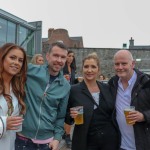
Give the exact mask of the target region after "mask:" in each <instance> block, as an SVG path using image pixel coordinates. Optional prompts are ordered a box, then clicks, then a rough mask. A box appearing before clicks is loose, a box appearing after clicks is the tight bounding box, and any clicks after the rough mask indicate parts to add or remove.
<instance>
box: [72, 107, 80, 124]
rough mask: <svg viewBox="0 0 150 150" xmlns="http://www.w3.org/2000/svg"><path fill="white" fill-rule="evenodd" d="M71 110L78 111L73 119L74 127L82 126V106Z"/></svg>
mask: <svg viewBox="0 0 150 150" xmlns="http://www.w3.org/2000/svg"><path fill="white" fill-rule="evenodd" d="M71 109H72V110H75V111H78V115H77V117H76V118H75V119H74V121H75V124H76V125H80V124H83V106H76V107H73V108H71Z"/></svg>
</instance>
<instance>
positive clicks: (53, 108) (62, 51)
mask: <svg viewBox="0 0 150 150" xmlns="http://www.w3.org/2000/svg"><path fill="white" fill-rule="evenodd" d="M67 53H68V50H67V47H66V46H65V45H64V44H63V43H60V42H56V43H53V44H52V45H51V48H50V49H49V50H48V52H47V54H46V59H47V61H48V65H47V64H45V65H33V64H29V65H28V71H27V82H26V86H25V89H26V98H25V103H26V105H27V112H26V114H25V117H24V122H23V126H22V132H20V133H18V134H17V138H16V150H22V149H24V150H57V149H58V145H59V141H60V140H61V138H62V135H63V134H64V118H65V115H66V108H67V103H68V97H69V91H70V84H69V83H68V82H67V81H66V79H65V78H64V76H63V72H62V69H63V67H64V65H65V62H66V59H67Z"/></svg>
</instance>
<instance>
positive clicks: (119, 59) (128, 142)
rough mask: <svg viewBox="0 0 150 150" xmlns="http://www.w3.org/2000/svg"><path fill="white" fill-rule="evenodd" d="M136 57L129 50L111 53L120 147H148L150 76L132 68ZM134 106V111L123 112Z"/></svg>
mask: <svg viewBox="0 0 150 150" xmlns="http://www.w3.org/2000/svg"><path fill="white" fill-rule="evenodd" d="M134 66H135V61H134V60H133V57H132V54H131V53H130V52H129V51H128V50H120V51H118V52H117V53H116V54H115V55H114V69H115V71H116V76H114V77H112V78H111V79H110V81H109V85H110V87H111V90H112V94H113V96H114V99H116V118H117V122H118V125H119V128H120V132H121V146H120V150H150V77H149V76H148V75H146V74H144V73H142V72H140V71H139V70H136V69H134ZM128 106H135V111H133V112H130V113H129V115H128V116H127V117H128V119H130V120H131V121H130V123H131V124H134V125H128V124H127V123H126V119H125V116H124V109H125V108H127V107H128Z"/></svg>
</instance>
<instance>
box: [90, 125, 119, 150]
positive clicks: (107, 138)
mask: <svg viewBox="0 0 150 150" xmlns="http://www.w3.org/2000/svg"><path fill="white" fill-rule="evenodd" d="M87 143H88V145H87V147H88V148H87V150H118V148H119V142H118V134H117V132H116V130H115V129H114V127H111V126H110V127H107V128H105V129H103V130H99V131H97V132H96V133H95V134H94V135H89V136H88V142H87Z"/></svg>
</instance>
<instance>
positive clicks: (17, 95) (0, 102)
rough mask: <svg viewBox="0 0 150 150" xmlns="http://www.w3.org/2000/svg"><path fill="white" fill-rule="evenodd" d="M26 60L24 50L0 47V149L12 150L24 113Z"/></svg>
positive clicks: (14, 47)
mask: <svg viewBox="0 0 150 150" xmlns="http://www.w3.org/2000/svg"><path fill="white" fill-rule="evenodd" d="M26 70H27V58H26V53H25V51H24V49H23V48H22V47H20V46H18V45H15V44H13V43H6V44H4V45H3V46H2V47H0V149H1V150H14V149H15V138H16V132H17V131H18V130H20V128H19V127H20V126H21V124H22V121H23V119H22V117H20V116H19V115H23V114H24V113H25V108H26V107H25V103H24V101H23V99H24V96H25V91H24V85H25V81H26Z"/></svg>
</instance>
